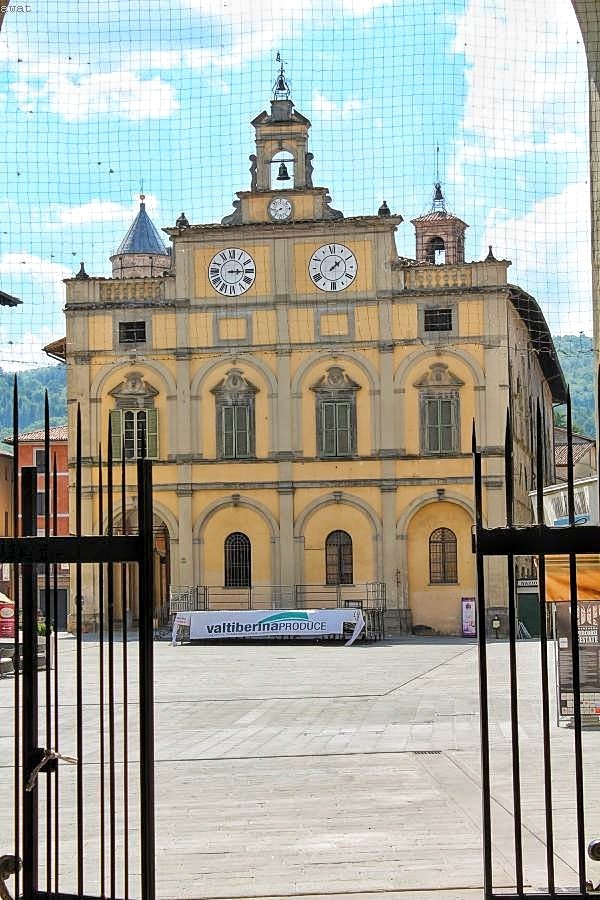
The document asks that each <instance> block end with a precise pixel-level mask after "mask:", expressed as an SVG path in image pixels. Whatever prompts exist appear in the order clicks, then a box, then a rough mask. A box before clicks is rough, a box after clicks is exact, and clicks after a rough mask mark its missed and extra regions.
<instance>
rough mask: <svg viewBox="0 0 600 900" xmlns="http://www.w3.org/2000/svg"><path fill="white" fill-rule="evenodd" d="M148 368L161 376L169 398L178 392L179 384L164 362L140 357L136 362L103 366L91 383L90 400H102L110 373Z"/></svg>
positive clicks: (158, 376)
mask: <svg viewBox="0 0 600 900" xmlns="http://www.w3.org/2000/svg"><path fill="white" fill-rule="evenodd" d="M135 368H140V369H148V370H149V371H151V372H154V374H155V375H156V376H157V378H160V379H161V380H162V381H163V383H164V384H165V386H166V389H167V394H166V397H167V400H169V399H170V398H171V397H174V396H175V395H176V394H177V384H176V382H175V378H174V377H173V375H172V374H171V372H170V371H169V370H168V368H167V367H166V366H163V364H162V363H160V362H156V360H153V359H140V360H136V361H135V362H133V361H131V360H126V361H124V362H121V363H117V364H116V365H115V364H111V365H106V366H103V367H102V368H101V369H100V371H99V372H98V374H97V375H96V377H95V378H94V380H93V381H92V383H91V385H90V400H101V399H102V395H103V390H104V384H105V383H106V380H107V379H108V377H109V376H110V375H114V374H115V372H118V371H119V369H135Z"/></svg>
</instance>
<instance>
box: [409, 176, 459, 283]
mask: <svg viewBox="0 0 600 900" xmlns="http://www.w3.org/2000/svg"><path fill="white" fill-rule="evenodd" d="M411 223H412V224H413V225H414V226H415V232H416V238H417V249H416V259H417V262H418V263H435V264H437V265H439V264H441V263H445V264H446V265H460V264H461V263H464V261H465V231H466V230H467V228H468V227H469V226H468V225H467V223H466V222H463V220H462V219H459V218H458V216H454V215H452V213H451V212H449V210H448V209H447V208H446V198H445V197H444V194H443V193H442V185H441V184H440V182H439V181H437V182H436V184H435V190H434V194H433V201H432V204H431V208H430V209H429V211H428V212H426V213H425V214H424V215H422V216H419V217H418V218H417V219H411Z"/></svg>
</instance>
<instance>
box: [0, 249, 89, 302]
mask: <svg viewBox="0 0 600 900" xmlns="http://www.w3.org/2000/svg"><path fill="white" fill-rule="evenodd" d="M3 275H5V276H8V277H9V278H10V284H11V288H10V289H9V293H12V294H15V295H16V296H17V297H23V290H22V289H21V286H20V283H21V282H22V281H26V280H30V281H33V282H34V283H35V286H36V288H37V290H38V294H37V296H36V298H35V300H36V302H37V303H38V304H43V306H44V307H47V305H48V303H58V304H60V305H61V306H62V303H63V302H64V285H63V283H62V282H63V279H64V278H71V277H72V275H73V272H72V271H71V270H70V269H68V268H67V267H66V266H63V265H61V264H60V263H55V262H52V261H50V260H47V259H42V258H41V257H40V256H34V255H33V254H31V253H28V252H26V251H19V250H17V251H14V252H11V253H4V254H3V255H2V256H0V277H1V276H3Z"/></svg>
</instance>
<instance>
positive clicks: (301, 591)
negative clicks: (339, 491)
mask: <svg viewBox="0 0 600 900" xmlns="http://www.w3.org/2000/svg"><path fill="white" fill-rule="evenodd" d="M340 606H359V607H361V608H362V609H379V610H385V606H386V590H385V584H384V583H383V582H380V581H371V582H366V583H362V584H293V585H277V584H264V585H256V586H253V587H248V588H224V587H218V586H214V587H213V586H211V585H188V586H180V587H171V590H170V602H169V613H170V615H171V616H173V615H175V614H176V613H178V612H192V611H197V610H211V609H212V610H216V609H219V610H238V609H335V608H336V607H340Z"/></svg>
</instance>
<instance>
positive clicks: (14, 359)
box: [0, 326, 64, 372]
mask: <svg viewBox="0 0 600 900" xmlns="http://www.w3.org/2000/svg"><path fill="white" fill-rule="evenodd" d="M63 334H64V332H63ZM61 336H62V335H60V334H53V333H52V331H51V330H50V329H49V328H43V329H42V330H41V331H40V332H38V333H35V334H34V333H33V332H28V333H27V334H23V335H20V336H19V338H18V339H17V340H14V339H13V338H12V337H11V334H10V332H9V329H8V328H7V327H4V326H0V368H1V369H3V370H4V371H5V372H7V371H8V372H20V371H23V370H24V369H31V367H32V366H36V365H40V364H41V365H45V366H52V365H55V363H54V361H53V360H52V359H51V358H50V357H49V356H46V354H45V353H44V352H43V349H42V348H43V347H45V346H46V344H49V343H50V342H51V341H53V340H56V339H57V338H59V337H61Z"/></svg>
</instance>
